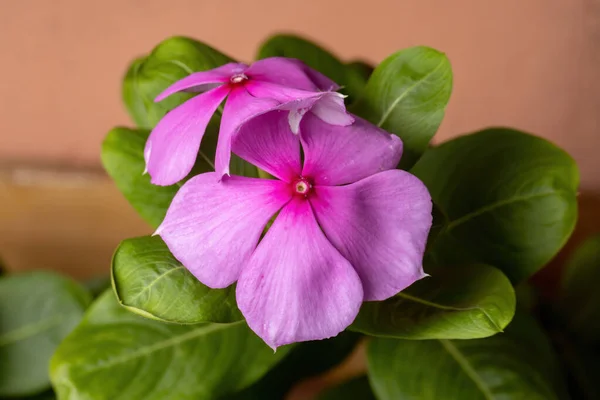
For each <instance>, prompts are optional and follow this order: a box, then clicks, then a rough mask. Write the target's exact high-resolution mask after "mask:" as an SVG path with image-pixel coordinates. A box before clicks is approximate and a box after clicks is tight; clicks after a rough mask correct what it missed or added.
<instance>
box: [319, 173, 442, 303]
mask: <svg viewBox="0 0 600 400" xmlns="http://www.w3.org/2000/svg"><path fill="white" fill-rule="evenodd" d="M310 202H311V204H312V206H313V210H314V212H315V214H316V216H317V220H318V221H319V225H320V226H321V228H322V229H323V231H324V232H325V235H326V236H327V238H328V239H329V241H330V242H331V243H332V244H333V245H334V246H335V248H336V249H338V250H339V251H340V253H341V254H342V255H343V256H344V257H345V258H346V259H348V260H349V261H350V263H351V264H352V265H353V266H354V269H355V270H356V272H357V273H358V275H359V276H360V279H361V281H362V284H363V288H364V294H365V296H364V297H365V301H371V300H384V299H387V298H389V297H391V296H393V295H395V294H396V293H398V292H400V291H401V290H403V289H404V288H406V287H407V286H409V285H411V284H412V283H413V282H415V281H416V280H418V279H421V278H423V277H424V276H425V274H424V273H423V268H422V260H423V253H424V251H425V244H426V242H427V235H428V233H429V229H430V228H431V221H432V217H431V208H432V204H431V196H430V195H429V192H428V191H427V188H426V187H425V185H424V184H423V183H422V182H421V181H420V180H419V179H417V178H416V177H415V176H413V175H411V174H409V173H408V172H405V171H401V170H390V171H385V172H381V173H378V174H376V175H373V176H371V177H368V178H366V179H363V180H361V181H359V182H356V183H354V184H351V185H347V186H337V187H331V186H318V187H315V191H314V194H313V196H311V198H310Z"/></svg>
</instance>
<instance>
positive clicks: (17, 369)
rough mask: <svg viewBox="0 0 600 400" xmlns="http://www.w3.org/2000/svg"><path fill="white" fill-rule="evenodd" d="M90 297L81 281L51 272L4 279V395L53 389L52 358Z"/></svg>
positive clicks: (0, 393) (0, 291)
mask: <svg viewBox="0 0 600 400" xmlns="http://www.w3.org/2000/svg"><path fill="white" fill-rule="evenodd" d="M89 302H90V295H89V293H87V292H86V291H85V290H84V289H83V288H82V287H81V286H79V285H78V284H77V283H75V282H73V281H72V280H70V279H68V278H65V277H63V276H60V275H58V274H55V273H52V272H46V271H37V272H30V273H26V274H20V275H10V276H3V277H2V278H0V322H1V323H0V397H4V396H25V395H31V394H36V393H39V392H41V391H43V390H45V389H47V388H49V386H50V381H49V379H48V361H49V360H50V357H51V356H52V353H54V350H55V349H56V347H57V346H58V344H59V343H60V341H61V340H62V339H63V338H64V337H65V336H67V334H68V333H69V332H70V331H71V330H72V329H73V328H74V327H75V325H77V323H78V322H79V320H80V319H81V317H82V316H83V312H84V310H85V308H86V306H87V305H88V304H89Z"/></svg>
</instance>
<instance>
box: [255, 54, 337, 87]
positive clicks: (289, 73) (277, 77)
mask: <svg viewBox="0 0 600 400" xmlns="http://www.w3.org/2000/svg"><path fill="white" fill-rule="evenodd" d="M245 73H246V75H248V77H249V78H250V79H253V80H257V81H264V82H271V83H275V84H278V85H281V86H287V87H291V88H296V89H303V90H310V91H316V90H336V89H338V87H339V86H338V85H337V84H336V83H335V82H334V81H332V80H331V79H329V78H327V77H326V76H325V75H323V74H321V73H320V72H317V71H315V70H313V69H312V68H310V67H308V66H307V65H306V64H304V63H303V62H302V61H300V60H297V59H293V58H285V57H270V58H265V59H262V60H258V61H256V62H255V63H253V64H252V65H251V66H250V67H248V69H247V70H246V71H245Z"/></svg>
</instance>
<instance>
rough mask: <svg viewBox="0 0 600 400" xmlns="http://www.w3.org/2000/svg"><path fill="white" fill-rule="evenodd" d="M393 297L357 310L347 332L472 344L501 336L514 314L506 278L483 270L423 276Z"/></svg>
mask: <svg viewBox="0 0 600 400" xmlns="http://www.w3.org/2000/svg"><path fill="white" fill-rule="evenodd" d="M429 272H430V274H431V277H428V278H425V279H422V280H420V281H417V282H416V283H414V284H413V285H412V286H410V287H409V288H408V289H406V290H404V291H403V292H400V293H398V294H397V295H396V296H394V297H392V298H390V299H388V300H386V301H378V302H366V303H364V304H363V306H362V308H361V310H360V313H359V314H358V317H357V318H356V320H355V321H354V323H353V324H352V325H351V326H350V329H352V330H356V331H359V332H362V333H365V334H368V335H372V336H384V337H393V338H400V339H475V338H483V337H487V336H491V335H494V334H496V333H498V332H502V331H503V329H504V328H505V327H506V326H507V325H508V323H509V322H510V321H511V319H512V317H513V315H514V313H515V292H514V290H513V288H512V285H511V283H510V281H509V280H508V278H506V276H504V274H502V272H500V271H499V270H497V269H495V268H492V267H490V266H487V265H471V266H462V267H454V268H443V269H441V268H440V269H438V270H436V271H429Z"/></svg>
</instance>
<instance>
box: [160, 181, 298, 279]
mask: <svg viewBox="0 0 600 400" xmlns="http://www.w3.org/2000/svg"><path fill="white" fill-rule="evenodd" d="M290 197H291V194H290V191H289V188H288V185H287V184H285V183H283V182H281V181H277V180H274V179H256V178H246V177H238V176H232V177H229V178H225V179H223V180H222V181H221V182H217V174H216V173H214V172H210V173H206V174H201V175H197V176H195V177H194V178H192V179H190V180H189V181H188V182H186V183H185V185H183V186H182V187H181V189H180V190H179V192H177V195H176V196H175V198H174V199H173V202H172V203H171V206H170V207H169V210H168V211H167V215H166V217H165V219H164V221H163V223H162V224H161V225H160V227H159V228H158V229H157V230H156V234H158V235H160V237H161V238H162V239H163V240H164V241H165V243H166V244H167V246H168V247H169V249H170V250H171V252H172V253H173V255H174V256H175V257H176V258H177V259H178V260H179V261H181V263H182V264H183V265H184V266H185V267H186V268H187V269H188V270H189V271H190V272H191V273H192V274H194V276H195V277H196V278H198V280H199V281H200V282H202V283H204V284H205V285H207V286H209V287H211V288H224V287H227V286H229V285H231V284H232V283H233V282H235V281H236V280H237V279H238V276H239V273H240V269H241V268H242V267H243V266H244V265H245V264H246V263H247V261H248V260H249V258H250V255H251V254H252V252H253V251H254V249H255V248H256V244H257V243H258V239H259V238H260V235H261V234H262V232H263V230H264V228H265V226H266V224H267V222H268V221H269V219H270V218H271V217H272V216H273V215H274V214H275V213H276V212H277V211H278V210H279V209H280V208H281V207H283V205H284V204H285V203H287V202H288V201H289V199H290Z"/></svg>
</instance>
